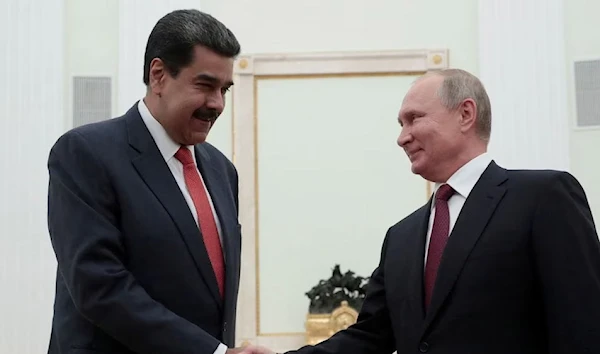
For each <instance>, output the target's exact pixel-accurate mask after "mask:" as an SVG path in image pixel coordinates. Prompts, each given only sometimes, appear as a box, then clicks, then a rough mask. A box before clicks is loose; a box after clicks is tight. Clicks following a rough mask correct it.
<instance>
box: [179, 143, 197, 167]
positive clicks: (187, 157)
mask: <svg viewBox="0 0 600 354" xmlns="http://www.w3.org/2000/svg"><path fill="white" fill-rule="evenodd" d="M175 158H176V159H177V160H179V162H181V163H182V164H183V165H189V164H193V163H194V159H193V158H192V152H191V151H190V149H188V148H187V147H185V146H182V147H180V148H179V150H177V152H176V153H175Z"/></svg>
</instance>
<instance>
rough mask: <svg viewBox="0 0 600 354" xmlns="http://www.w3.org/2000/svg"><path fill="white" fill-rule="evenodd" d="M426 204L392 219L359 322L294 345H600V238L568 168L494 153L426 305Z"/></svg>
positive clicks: (366, 349)
mask: <svg viewBox="0 0 600 354" xmlns="http://www.w3.org/2000/svg"><path fill="white" fill-rule="evenodd" d="M430 209H431V201H430V202H429V204H427V205H425V206H423V207H422V208H420V209H419V210H417V211H415V212H414V213H413V214H411V215H410V216H408V217H407V218H405V219H404V220H402V221H400V222H399V223H397V224H396V225H394V226H393V227H391V228H390V229H389V231H388V233H387V235H386V238H385V241H384V245H383V250H382V254H381V262H380V264H379V267H378V268H377V269H376V270H375V272H374V273H373V275H372V278H371V281H370V289H369V291H368V295H367V299H366V300H365V303H364V305H363V308H362V310H361V312H360V316H359V319H358V322H357V324H356V325H354V326H352V327H350V328H349V329H348V330H346V331H343V332H339V333H338V334H336V335H335V336H333V337H332V338H331V339H330V340H328V341H326V342H324V343H321V344H320V345H317V346H316V347H305V348H303V349H301V350H299V351H297V353H301V354H308V353H312V354H333V353H339V354H341V353H343V354H375V353H391V352H392V351H394V350H397V351H398V354H406V353H436V354H437V353H439V354H455V353H456V354H483V353H485V354H495V353H497V354H537V353H539V354H542V353H544V354H548V353H551V354H559V353H560V354H580V353H600V243H599V241H598V236H597V234H596V230H595V226H594V222H593V220H592V215H591V213H590V209H589V206H588V202H587V199H586V196H585V194H584V191H583V189H582V188H581V186H580V185H579V183H578V182H577V181H576V180H575V179H574V178H573V177H572V176H571V175H570V174H568V173H565V172H556V171H511V170H508V171H507V170H505V169H502V168H500V167H498V166H497V165H496V164H495V163H493V162H492V163H491V164H490V166H489V167H488V168H487V169H486V171H485V172H484V173H483V175H482V177H481V178H480V180H479V181H478V182H477V184H476V185H475V187H474V188H473V190H472V191H471V194H470V195H469V197H468V198H467V200H466V202H465V204H464V206H463V208H462V211H461V213H460V215H459V217H458V219H457V221H456V224H455V226H454V228H453V231H452V233H451V235H450V238H449V239H448V243H447V246H446V249H445V251H444V255H443V258H442V262H441V265H440V268H439V270H438V278H437V282H436V285H435V290H434V294H433V298H432V302H431V305H430V306H431V307H430V309H429V310H428V311H427V313H425V311H424V307H423V267H424V251H425V246H424V245H425V237H426V230H427V222H428V219H429V214H430Z"/></svg>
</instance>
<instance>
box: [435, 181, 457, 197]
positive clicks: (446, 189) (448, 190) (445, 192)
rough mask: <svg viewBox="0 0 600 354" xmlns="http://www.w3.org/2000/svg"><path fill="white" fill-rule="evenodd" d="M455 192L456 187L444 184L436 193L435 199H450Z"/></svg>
mask: <svg viewBox="0 0 600 354" xmlns="http://www.w3.org/2000/svg"><path fill="white" fill-rule="evenodd" d="M453 194H454V189H453V188H452V187H450V185H449V184H443V185H441V186H440V188H439V189H438V190H437V193H435V199H437V200H443V201H448V199H450V197H452V195H453Z"/></svg>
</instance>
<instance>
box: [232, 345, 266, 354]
mask: <svg viewBox="0 0 600 354" xmlns="http://www.w3.org/2000/svg"><path fill="white" fill-rule="evenodd" d="M225 354H277V353H275V352H274V351H272V350H271V349H267V348H265V347H261V346H258V345H249V346H247V347H243V348H233V349H227V351H226V352H225Z"/></svg>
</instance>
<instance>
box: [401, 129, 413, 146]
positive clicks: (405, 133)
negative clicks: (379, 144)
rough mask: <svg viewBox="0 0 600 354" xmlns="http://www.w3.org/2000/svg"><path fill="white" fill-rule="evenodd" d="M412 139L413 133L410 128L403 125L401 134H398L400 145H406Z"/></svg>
mask: <svg viewBox="0 0 600 354" xmlns="http://www.w3.org/2000/svg"><path fill="white" fill-rule="evenodd" d="M411 140H412V135H411V134H410V131H409V129H407V128H406V127H403V128H402V130H401V131H400V136H398V146H400V147H404V145H406V144H408V143H409V142H410V141H411Z"/></svg>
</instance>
